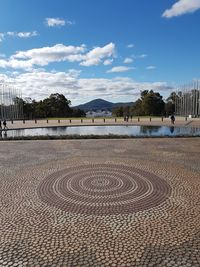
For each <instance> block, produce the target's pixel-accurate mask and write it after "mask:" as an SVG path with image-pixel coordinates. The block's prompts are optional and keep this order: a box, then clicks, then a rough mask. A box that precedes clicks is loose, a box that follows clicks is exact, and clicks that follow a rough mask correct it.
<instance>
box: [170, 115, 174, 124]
mask: <svg viewBox="0 0 200 267" xmlns="http://www.w3.org/2000/svg"><path fill="white" fill-rule="evenodd" d="M170 118H171V123H172V124H174V122H175V117H174V115H171V117H170Z"/></svg>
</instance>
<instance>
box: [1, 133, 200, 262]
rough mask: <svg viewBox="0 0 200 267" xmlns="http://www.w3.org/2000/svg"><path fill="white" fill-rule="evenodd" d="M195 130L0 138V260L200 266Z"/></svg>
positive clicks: (199, 167) (199, 157)
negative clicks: (116, 136)
mask: <svg viewBox="0 0 200 267" xmlns="http://www.w3.org/2000/svg"><path fill="white" fill-rule="evenodd" d="M199 147H200V138H188V139H187V138H181V139H176V138H173V139H168V138H166V139H159V138H158V139H131V140H126V139H123V140H73V141H71V140H57V141H55V140H54V141H50V140H48V141H9V142H8V141H7V142H3V141H1V142H0V185H1V186H0V207H1V209H0V233H1V234H0V266H18V267H20V266H21V267H23V266H27V267H29V266H30V267H32V266H33V267H40V266H41V267H51V266H53V267H54V266H55V267H61V266H69V267H73V266H88V267H89V266H99V267H100V266H113V267H114V266H119V267H121V266H133V267H134V266H138V267H143V266H144V267H149V266H150V267H153V266H155V267H170V266H171V267H189V266H191V267H199V266H200V253H199V251H200V194H199V192H200V152H199Z"/></svg>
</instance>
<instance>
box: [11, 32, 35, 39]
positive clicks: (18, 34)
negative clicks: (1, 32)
mask: <svg viewBox="0 0 200 267" xmlns="http://www.w3.org/2000/svg"><path fill="white" fill-rule="evenodd" d="M6 35H8V36H11V37H19V38H30V37H34V36H37V35H38V32H37V31H33V32H7V33H6Z"/></svg>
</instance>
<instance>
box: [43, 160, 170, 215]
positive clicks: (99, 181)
mask: <svg viewBox="0 0 200 267" xmlns="http://www.w3.org/2000/svg"><path fill="white" fill-rule="evenodd" d="M170 193H171V188H170V186H169V184H168V183H167V182H166V181H165V180H163V179H161V178H160V177H158V176H156V175H154V174H153V173H149V172H147V171H144V170H140V169H138V168H135V167H132V166H125V165H114V164H94V165H92V164H91V165H83V166H77V167H71V168H67V169H64V170H61V171H58V172H56V173H53V174H51V175H50V176H48V177H47V178H46V179H44V180H43V181H42V183H41V184H40V185H39V188H38V195H39V197H40V198H41V200H42V201H44V202H46V203H47V204H49V205H51V206H54V207H56V208H59V209H61V210H64V211H67V212H72V213H79V214H87V215H111V214H126V213H134V212H137V211H142V210H146V209H149V208H152V207H155V206H158V205H159V204H161V203H162V202H164V201H165V200H166V199H167V198H168V197H169V196H170Z"/></svg>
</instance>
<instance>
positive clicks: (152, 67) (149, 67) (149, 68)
mask: <svg viewBox="0 0 200 267" xmlns="http://www.w3.org/2000/svg"><path fill="white" fill-rule="evenodd" d="M146 69H147V70H154V69H156V66H152V65H150V66H147V67H146Z"/></svg>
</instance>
